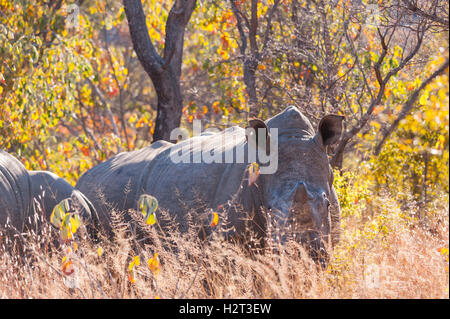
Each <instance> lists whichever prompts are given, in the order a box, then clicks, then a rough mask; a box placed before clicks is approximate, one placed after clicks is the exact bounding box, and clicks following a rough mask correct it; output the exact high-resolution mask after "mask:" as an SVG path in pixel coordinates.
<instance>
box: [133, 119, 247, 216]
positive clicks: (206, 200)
mask: <svg viewBox="0 0 450 319" xmlns="http://www.w3.org/2000/svg"><path fill="white" fill-rule="evenodd" d="M245 144H246V143H245V130H244V129H242V128H240V127H231V128H228V129H226V130H224V131H222V132H219V133H216V134H204V135H201V136H196V137H193V138H191V139H188V140H185V141H182V142H180V143H178V144H176V145H173V146H172V147H171V148H168V149H166V150H164V152H160V153H159V154H158V155H157V156H156V157H155V158H154V159H153V161H151V162H149V164H148V165H147V166H146V168H145V170H144V173H143V174H142V176H141V179H140V183H139V187H138V194H137V195H138V196H139V194H143V193H145V194H150V195H152V196H154V197H156V198H157V199H158V202H159V207H161V208H162V209H164V210H166V211H168V212H169V213H170V214H171V215H172V216H175V217H177V219H178V221H179V222H180V223H183V217H184V216H185V215H186V212H187V211H189V210H192V209H195V210H197V211H201V210H204V209H207V208H212V209H216V208H217V206H218V205H221V204H224V203H226V202H227V200H229V199H231V197H232V196H233V195H234V194H235V193H236V192H237V190H238V189H239V185H240V183H241V180H242V175H243V172H244V170H245V167H246V165H247V164H246V163H245V161H246V159H244V162H243V163H236V160H235V158H234V160H233V161H232V162H230V163H225V152H227V151H232V152H233V154H234V155H236V148H237V147H238V146H242V147H244V145H245ZM219 145H222V147H219ZM212 146H218V147H219V148H214V153H217V154H219V155H220V157H221V158H222V163H216V162H212V163H207V162H205V159H204V158H202V160H201V161H200V162H197V163H196V162H195V160H194V158H195V157H197V158H200V153H202V154H203V155H204V154H205V150H208V149H210V147H212ZM175 147H177V149H178V150H180V152H181V149H183V148H184V147H186V152H187V155H189V158H190V161H189V162H186V163H184V162H174V161H173V158H172V155H173V151H174V150H175ZM244 153H245V151H244Z"/></svg>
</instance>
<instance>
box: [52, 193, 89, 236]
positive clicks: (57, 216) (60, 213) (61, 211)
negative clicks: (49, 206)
mask: <svg viewBox="0 0 450 319" xmlns="http://www.w3.org/2000/svg"><path fill="white" fill-rule="evenodd" d="M70 205H71V204H70V202H69V199H64V200H62V201H61V202H60V203H59V204H58V205H56V206H55V208H53V212H52V214H51V216H50V222H51V223H52V224H53V225H54V226H55V227H56V228H58V229H59V233H60V236H61V239H62V240H64V241H67V240H71V239H72V238H73V235H74V234H75V233H76V231H77V230H78V228H79V227H80V226H81V220H80V217H79V216H78V214H77V213H76V212H75V211H73V212H71V207H70Z"/></svg>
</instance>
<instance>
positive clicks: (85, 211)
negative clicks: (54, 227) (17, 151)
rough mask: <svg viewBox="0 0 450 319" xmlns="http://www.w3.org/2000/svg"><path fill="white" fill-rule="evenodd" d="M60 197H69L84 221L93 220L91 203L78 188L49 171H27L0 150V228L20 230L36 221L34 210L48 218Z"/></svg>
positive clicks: (93, 210) (93, 214)
mask: <svg viewBox="0 0 450 319" xmlns="http://www.w3.org/2000/svg"><path fill="white" fill-rule="evenodd" d="M64 199H70V203H71V204H72V206H73V208H74V209H75V210H76V211H77V213H78V214H79V215H80V217H81V218H82V219H83V220H84V221H87V222H89V223H91V222H95V220H96V219H97V217H96V212H95V209H94V206H93V205H92V204H91V203H90V202H89V200H88V199H87V198H86V197H85V196H84V195H83V194H82V193H81V192H80V191H78V190H76V189H74V187H73V186H71V185H70V184H69V183H68V182H66V181H65V180H64V179H62V178H60V177H59V176H57V175H55V174H53V173H51V172H48V171H28V170H27V169H26V168H25V167H24V166H23V164H22V163H21V162H20V161H19V160H17V159H16V158H15V157H14V156H12V155H11V154H8V153H7V152H5V151H3V150H0V229H1V228H4V227H7V228H13V229H15V231H16V232H23V231H25V230H26V228H27V226H31V225H34V226H36V225H37V224H36V223H35V222H36V221H37V219H36V218H35V217H37V216H36V214H42V218H43V219H45V220H47V221H49V220H50V215H51V213H52V211H53V208H54V207H55V206H56V205H57V204H58V203H59V202H61V201H62V200H64ZM90 226H94V225H89V227H90Z"/></svg>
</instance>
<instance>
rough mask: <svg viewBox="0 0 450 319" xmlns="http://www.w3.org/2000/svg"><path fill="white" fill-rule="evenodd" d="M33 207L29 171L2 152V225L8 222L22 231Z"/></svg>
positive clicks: (0, 162) (0, 168)
mask: <svg viewBox="0 0 450 319" xmlns="http://www.w3.org/2000/svg"><path fill="white" fill-rule="evenodd" d="M32 207H33V206H32V196H31V182H30V176H29V175H28V172H27V170H26V169H25V167H24V166H23V165H22V163H20V162H19V161H18V160H17V159H16V158H15V157H13V156H12V155H10V154H8V153H6V152H4V151H2V150H0V225H1V226H4V225H5V224H6V223H7V222H8V223H10V224H11V225H12V226H14V227H15V228H16V229H17V230H19V231H22V230H23V227H24V223H25V220H26V218H27V217H28V216H30V215H31V212H32Z"/></svg>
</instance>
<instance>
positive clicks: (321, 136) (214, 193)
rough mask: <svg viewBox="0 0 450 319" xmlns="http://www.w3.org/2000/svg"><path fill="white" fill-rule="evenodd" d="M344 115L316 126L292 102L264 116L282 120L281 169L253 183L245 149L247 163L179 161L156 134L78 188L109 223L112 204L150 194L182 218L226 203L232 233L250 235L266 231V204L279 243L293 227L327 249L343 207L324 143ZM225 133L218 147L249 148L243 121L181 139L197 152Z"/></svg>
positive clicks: (129, 205)
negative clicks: (147, 143) (154, 138)
mask: <svg viewBox="0 0 450 319" xmlns="http://www.w3.org/2000/svg"><path fill="white" fill-rule="evenodd" d="M342 120H343V117H341V116H335V115H330V116H326V117H324V118H323V119H322V121H321V123H320V124H319V128H318V130H317V131H315V130H314V129H313V127H312V125H311V123H310V122H309V120H308V119H307V118H306V117H305V116H304V115H303V114H302V113H301V112H300V111H299V110H298V109H297V108H295V107H292V106H291V107H288V108H286V109H285V110H284V111H283V112H281V113H280V114H278V115H276V116H275V117H273V118H271V119H269V120H267V121H266V122H265V125H267V127H268V128H269V129H270V128H278V151H279V153H278V154H279V161H278V170H277V172H276V173H274V174H270V175H269V174H267V175H260V177H259V179H258V181H257V182H256V184H255V185H254V186H251V187H249V186H248V183H247V182H246V181H244V182H242V181H243V178H247V175H246V174H247V173H246V168H247V166H248V164H249V163H248V161H247V156H246V158H245V161H244V163H210V164H207V163H204V162H202V163H192V162H191V163H174V162H173V161H171V158H170V151H171V150H173V148H174V147H175V144H172V143H168V142H164V141H158V142H156V143H153V144H152V145H150V146H149V147H147V148H144V149H141V150H138V151H133V152H124V153H120V154H118V155H116V156H114V157H113V158H111V159H109V160H108V161H106V162H104V163H101V164H99V165H97V166H95V167H94V168H92V169H91V170H89V171H88V172H86V173H85V174H84V175H83V176H82V177H81V178H80V179H79V181H78V183H77V185H76V188H77V189H80V190H81V191H82V192H83V193H84V194H86V196H87V197H88V198H89V199H90V200H91V201H92V203H93V204H94V206H95V208H96V209H97V211H98V212H99V215H100V219H101V222H102V223H103V224H104V225H105V227H106V228H108V225H109V222H110V221H109V219H110V217H109V214H110V210H111V209H116V210H119V211H125V210H127V209H135V208H136V203H137V199H138V198H139V196H140V195H141V194H150V195H152V196H154V197H156V198H157V199H158V202H159V207H160V208H162V209H164V210H166V211H168V212H169V213H170V214H171V215H172V216H174V217H176V219H177V221H178V222H179V223H180V225H181V226H183V225H184V224H185V222H186V212H187V211H189V210H197V211H203V212H206V211H207V210H208V209H209V208H210V209H213V210H217V209H218V207H220V206H223V207H225V214H226V216H225V218H226V219H228V222H229V225H228V226H230V227H231V228H230V231H229V235H233V236H235V237H237V238H239V237H245V236H247V231H248V230H249V229H251V230H253V231H254V232H255V233H256V234H257V235H258V236H259V237H260V238H264V237H267V236H266V235H267V233H268V222H267V220H266V217H267V216H265V212H269V217H270V224H271V225H273V226H274V228H273V229H275V230H276V231H275V232H273V235H272V237H273V239H274V240H275V241H278V242H281V243H282V242H283V241H285V240H286V238H288V237H289V236H287V235H285V234H288V233H289V232H290V233H296V234H299V236H300V238H301V239H302V240H304V241H305V242H309V243H310V244H311V245H312V246H313V247H316V248H317V249H319V248H320V249H322V250H323V248H324V247H323V242H327V241H328V240H329V239H330V235H332V236H331V237H332V239H333V242H336V241H337V240H338V237H339V220H340V209H339V202H338V199H337V196H336V192H335V190H334V188H333V186H332V182H333V173H332V170H331V167H330V164H329V161H328V156H327V154H326V146H327V145H330V144H333V143H335V142H337V140H338V139H339V137H340V135H341V130H342ZM263 125H264V124H263ZM222 140H223V141H225V142H226V143H225V146H224V148H223V149H222V150H215V151H218V152H222V153H224V152H225V151H227V150H230V149H233V150H236V148H239V147H243V148H244V150H245V154H247V148H248V147H249V146H248V142H247V139H246V136H245V129H243V128H240V127H231V128H228V129H226V130H224V131H222V132H220V133H216V134H204V135H201V136H196V137H193V138H190V139H187V140H184V141H182V142H180V143H178V144H176V145H177V146H181V147H182V146H184V145H190V147H189V153H190V154H191V156H192V155H193V156H194V157H195V156H196V155H198V153H199V152H201V147H200V145H202V146H203V149H205V148H204V147H205V146H206V147H208V146H214V145H220V141H222ZM180 144H181V145H180ZM222 155H223V154H222ZM191 158H192V157H191ZM240 185H242V186H243V187H242V189H240ZM236 194H237V195H236ZM235 195H236V197H235V202H233V205H232V207H228V206H227V205H226V203H227V202H228V201H229V200H231V199H232V198H233V196H235ZM234 204H237V206H238V207H240V208H241V209H237V208H236V205H234ZM227 207H228V208H227ZM261 208H262V209H261ZM221 220H222V219H221ZM181 229H182V227H181ZM277 229H278V230H277ZM282 229H283V230H284V232H283V231H282Z"/></svg>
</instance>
